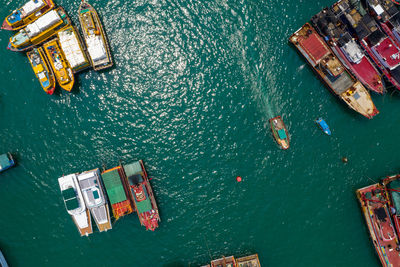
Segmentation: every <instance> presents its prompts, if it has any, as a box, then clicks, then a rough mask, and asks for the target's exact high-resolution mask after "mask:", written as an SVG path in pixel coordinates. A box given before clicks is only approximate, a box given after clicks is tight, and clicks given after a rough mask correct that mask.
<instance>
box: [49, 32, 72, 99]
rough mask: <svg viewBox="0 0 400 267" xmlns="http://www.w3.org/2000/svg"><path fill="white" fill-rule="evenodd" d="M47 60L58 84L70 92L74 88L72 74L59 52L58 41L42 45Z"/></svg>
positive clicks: (54, 40) (61, 53)
mask: <svg viewBox="0 0 400 267" xmlns="http://www.w3.org/2000/svg"><path fill="white" fill-rule="evenodd" d="M43 49H44V51H45V53H46V55H47V59H48V61H49V62H50V65H51V67H52V69H53V71H54V74H55V76H56V78H57V81H58V84H59V85H60V87H61V88H63V89H64V90H67V91H69V92H70V91H71V90H72V87H73V86H74V82H75V79H74V74H73V73H72V70H71V68H70V66H69V64H68V62H67V60H66V59H65V56H64V54H63V52H62V51H61V48H60V45H59V42H58V39H57V38H56V39H53V40H51V41H49V42H47V43H45V44H44V45H43Z"/></svg>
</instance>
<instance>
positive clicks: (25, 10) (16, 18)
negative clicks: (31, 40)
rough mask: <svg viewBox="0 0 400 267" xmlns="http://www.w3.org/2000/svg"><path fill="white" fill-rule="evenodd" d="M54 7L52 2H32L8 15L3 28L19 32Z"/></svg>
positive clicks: (45, 0) (38, 0)
mask: <svg viewBox="0 0 400 267" xmlns="http://www.w3.org/2000/svg"><path fill="white" fill-rule="evenodd" d="M53 7H54V2H53V1H52V0H30V1H28V2H27V3H26V4H25V5H23V6H22V7H21V8H19V9H17V10H14V11H13V12H12V13H11V14H10V15H8V16H7V17H6V18H5V20H4V21H3V25H2V26H1V28H2V29H3V30H9V31H16V30H19V29H21V28H23V27H25V26H26V25H28V24H29V23H31V22H34V21H35V20H37V19H38V18H39V17H41V16H43V15H44V14H46V13H47V12H49V11H50V10H52V9H53Z"/></svg>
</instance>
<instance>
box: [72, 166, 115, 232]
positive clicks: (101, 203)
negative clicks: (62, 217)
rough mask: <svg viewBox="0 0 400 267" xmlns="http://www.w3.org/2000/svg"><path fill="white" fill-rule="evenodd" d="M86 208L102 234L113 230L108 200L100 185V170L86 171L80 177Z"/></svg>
mask: <svg viewBox="0 0 400 267" xmlns="http://www.w3.org/2000/svg"><path fill="white" fill-rule="evenodd" d="M78 182H79V186H80V188H81V192H82V195H83V199H84V200H85V203H86V207H87V208H88V209H89V211H90V213H91V214H92V216H93V219H94V221H95V222H96V225H97V228H98V229H99V231H100V232H102V231H107V230H109V229H111V228H112V227H111V219H110V211H109V209H108V205H107V198H106V196H105V194H104V192H103V187H102V186H101V183H100V170H99V169H95V170H91V171H86V172H83V173H81V174H79V175H78Z"/></svg>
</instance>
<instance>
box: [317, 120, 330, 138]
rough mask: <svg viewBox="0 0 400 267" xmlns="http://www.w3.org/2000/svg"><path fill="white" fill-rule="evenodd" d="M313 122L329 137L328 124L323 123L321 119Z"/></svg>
mask: <svg viewBox="0 0 400 267" xmlns="http://www.w3.org/2000/svg"><path fill="white" fill-rule="evenodd" d="M315 122H316V123H317V124H318V126H319V128H321V130H322V131H323V132H324V133H326V134H327V135H331V130H330V129H329V126H328V124H327V123H326V121H324V119H323V118H318V119H316V120H315Z"/></svg>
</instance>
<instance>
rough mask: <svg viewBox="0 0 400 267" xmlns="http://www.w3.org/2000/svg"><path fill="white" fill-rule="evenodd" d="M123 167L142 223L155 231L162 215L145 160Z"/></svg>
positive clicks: (147, 228)
mask: <svg viewBox="0 0 400 267" xmlns="http://www.w3.org/2000/svg"><path fill="white" fill-rule="evenodd" d="M123 168H124V171H125V175H126V177H125V179H126V180H127V184H128V186H129V189H130V194H129V195H130V197H131V200H132V202H133V203H134V204H135V205H134V206H135V209H136V212H137V214H138V217H139V221H140V224H141V225H143V226H145V227H146V230H151V231H154V230H155V229H156V228H157V227H158V222H159V221H160V215H159V213H158V208H157V203H156V200H155V198H154V194H153V190H152V188H151V185H150V181H149V178H148V176H147V172H146V170H145V168H144V165H143V161H142V160H139V161H136V162H133V163H131V164H127V165H123Z"/></svg>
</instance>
